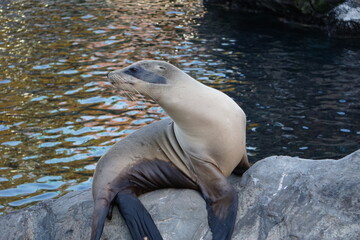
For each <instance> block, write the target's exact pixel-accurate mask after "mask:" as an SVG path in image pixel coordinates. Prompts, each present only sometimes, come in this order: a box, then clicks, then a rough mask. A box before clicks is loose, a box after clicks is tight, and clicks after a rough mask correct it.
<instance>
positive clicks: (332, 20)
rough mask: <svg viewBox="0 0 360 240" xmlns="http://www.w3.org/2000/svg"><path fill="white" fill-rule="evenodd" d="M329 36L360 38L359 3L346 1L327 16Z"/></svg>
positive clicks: (353, 0) (357, 1) (351, 0)
mask: <svg viewBox="0 0 360 240" xmlns="http://www.w3.org/2000/svg"><path fill="white" fill-rule="evenodd" d="M327 25H328V31H329V34H330V35H334V36H340V37H360V1H359V0H356V1H355V0H348V1H346V2H345V3H343V4H341V5H339V6H337V7H336V8H334V9H333V10H332V11H330V12H329V14H328V23H327Z"/></svg>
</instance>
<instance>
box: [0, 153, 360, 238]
mask: <svg viewBox="0 0 360 240" xmlns="http://www.w3.org/2000/svg"><path fill="white" fill-rule="evenodd" d="M359 173H360V150H358V151H357V152H354V153H353V154H351V155H349V156H347V157H345V158H343V159H340V160H305V159H299V158H292V157H285V156H274V157H269V158H266V159H264V160H262V161H259V162H257V163H256V164H254V166H252V167H251V169H250V170H248V171H247V172H246V173H245V174H244V176H243V177H242V178H239V177H236V176H231V177H230V181H231V182H232V184H233V185H234V187H235V188H236V190H237V192H238V194H239V211H238V216H237V221H236V227H235V230H234V234H233V239H239V240H240V239H243V240H245V239H246V240H254V239H276V240H278V239H284V240H285V239H307V240H312V239H314V240H315V239H316V240H317V239H322V240H327V239H328V240H340V239H341V240H343V239H360V174H359ZM141 201H142V202H143V203H144V205H145V207H146V208H147V209H148V210H149V212H150V213H151V214H152V216H153V218H154V220H155V222H156V224H157V225H158V227H159V230H160V232H161V234H162V235H163V237H164V239H169V240H170V239H171V240H175V239H178V240H180V239H194V240H197V239H211V232H210V231H209V228H208V225H207V220H206V217H207V213H206V209H205V203H204V201H203V199H202V198H201V197H200V195H199V194H198V193H197V192H195V191H192V190H174V189H165V190H160V191H156V192H152V193H149V194H146V195H144V196H142V197H141ZM92 206H93V203H92V199H91V193H90V190H86V191H80V192H72V193H69V194H67V195H65V196H64V197H62V198H59V199H56V200H48V201H44V202H41V203H40V204H38V205H36V206H34V207H30V208H28V209H24V210H20V211H17V212H13V213H10V214H8V215H4V216H0V224H1V235H0V239H6V240H8V239H36V240H42V239H44V240H48V239H88V238H89V236H90V225H91V215H92ZM102 239H130V236H129V233H128V230H127V228H126V226H125V224H124V221H123V220H122V218H121V217H120V216H119V214H118V212H117V211H114V216H113V219H112V220H111V221H107V222H106V227H105V230H104V234H103V238H102Z"/></svg>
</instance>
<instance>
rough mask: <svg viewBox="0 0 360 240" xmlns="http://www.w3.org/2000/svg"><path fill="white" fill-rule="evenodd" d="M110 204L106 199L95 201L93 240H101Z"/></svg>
mask: <svg viewBox="0 0 360 240" xmlns="http://www.w3.org/2000/svg"><path fill="white" fill-rule="evenodd" d="M109 209H110V203H109V201H107V200H105V199H100V200H97V201H95V205H94V213H93V223H92V228H91V238H90V239H91V240H99V239H100V237H101V234H102V232H103V229H104V223H105V219H106V216H107V215H108V213H109Z"/></svg>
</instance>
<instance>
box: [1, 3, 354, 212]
mask: <svg viewBox="0 0 360 240" xmlns="http://www.w3.org/2000/svg"><path fill="white" fill-rule="evenodd" d="M0 4H2V6H0V66H1V69H0V212H8V211H11V210H14V209H19V208H23V207H26V206H29V205H32V204H34V203H36V202H37V201H40V200H44V199H49V198H54V197H58V196H60V195H63V194H65V193H66V192H69V191H73V190H80V189H86V188H89V187H90V186H91V177H92V174H93V171H94V168H95V166H96V161H97V160H98V159H99V157H100V156H101V155H102V154H103V153H104V152H105V151H106V150H107V149H108V148H109V147H110V146H111V145H113V144H114V143H115V142H116V141H118V140H120V139H122V138H124V137H125V136H126V135H128V134H129V133H131V132H133V131H135V130H136V129H138V128H140V127H142V126H144V125H146V124H149V123H151V122H154V121H157V120H159V119H161V118H164V117H166V113H165V112H163V111H162V109H161V108H160V107H159V106H158V105H156V104H155V103H153V102H152V101H150V100H147V99H145V98H143V97H141V96H139V97H138V98H137V99H136V101H131V100H130V99H129V98H127V97H126V94H124V93H119V92H115V91H114V90H113V89H111V88H109V87H108V83H107V80H106V74H107V72H109V71H112V70H115V69H120V68H122V67H124V66H127V65H128V64H130V63H132V62H135V61H138V60H142V59H158V60H166V61H170V62H171V63H173V64H175V65H177V66H178V67H179V68H181V69H183V70H184V71H186V72H187V73H189V74H190V75H191V76H193V77H194V78H196V79H198V80H199V81H201V82H202V83H204V84H207V85H209V86H212V87H215V88H217V89H219V90H221V91H223V92H225V93H227V94H228V95H230V96H231V97H233V98H234V99H235V100H236V101H237V102H238V104H239V105H240V106H241V107H242V108H243V109H244V111H245V112H246V114H247V118H248V136H247V137H248V139H247V144H248V152H249V155H250V159H251V161H253V162H255V161H258V160H260V159H262V158H264V157H267V156H271V155H290V156H299V157H302V158H312V159H323V158H341V157H343V156H345V155H347V154H349V153H351V152H353V151H355V150H357V149H359V148H360V103H359V98H360V97H359V96H360V66H359V65H360V43H359V40H357V41H356V40H340V39H338V40H336V39H330V38H328V37H327V36H326V35H325V34H324V33H323V32H321V31H320V30H316V29H304V28H300V27H299V26H295V25H291V24H284V23H281V22H277V21H273V20H271V19H270V18H268V17H259V16H256V15H255V14H232V13H229V12H223V11H219V10H216V9H211V10H208V9H206V8H204V7H203V5H202V3H201V1H180V0H179V1H165V0H159V1H145V0H139V1H138V0H136V1H130V0H127V1H126V0H113V1H110V0H106V1H104V0H103V1H95V0H72V1H44V0H41V1H35V0H31V1H19V0H15V1H1V2H0Z"/></svg>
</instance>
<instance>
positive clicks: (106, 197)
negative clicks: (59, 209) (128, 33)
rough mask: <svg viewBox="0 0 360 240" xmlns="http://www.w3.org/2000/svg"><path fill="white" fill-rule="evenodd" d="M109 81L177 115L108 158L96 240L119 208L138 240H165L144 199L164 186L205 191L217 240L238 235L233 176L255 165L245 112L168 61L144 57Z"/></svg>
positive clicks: (98, 190) (100, 169)
mask: <svg viewBox="0 0 360 240" xmlns="http://www.w3.org/2000/svg"><path fill="white" fill-rule="evenodd" d="M108 78H109V80H110V82H111V83H112V84H113V85H114V86H115V87H116V88H119V89H122V90H127V91H130V92H134V93H141V94H143V95H145V96H148V97H150V98H151V99H153V100H155V101H156V102H157V103H158V104H159V105H160V106H161V107H162V108H163V109H164V110H165V111H166V113H167V114H168V115H169V117H170V118H168V119H164V120H161V121H158V122H155V123H152V124H150V125H147V126H145V127H143V128H141V129H139V130H138V131H136V132H134V133H133V134H131V135H129V136H127V137H126V138H124V139H122V140H121V141H119V142H118V143H116V144H115V145H114V146H112V147H111V148H110V149H109V150H108V151H107V152H106V153H105V154H104V155H103V156H102V157H101V158H100V160H99V162H98V164H97V166H96V170H95V174H94V178H93V185H92V192H93V198H94V213H93V224H92V234H91V239H100V236H101V234H102V230H103V227H104V222H105V218H106V216H107V217H108V218H109V219H111V215H112V209H113V206H114V205H117V206H118V208H119V211H120V213H121V215H122V216H123V218H124V220H125V222H126V224H127V226H128V228H129V231H130V234H131V236H132V238H133V239H134V240H138V239H148V240H150V239H153V240H159V239H162V238H161V235H160V233H159V231H158V229H157V227H156V226H155V224H154V222H153V220H152V218H151V216H150V215H149V213H148V212H147V210H146V209H145V208H144V206H143V205H142V204H141V202H140V201H139V200H138V199H137V196H139V195H141V194H143V193H146V192H149V191H153V190H156V189H160V188H190V189H194V190H197V191H199V192H200V193H201V195H202V196H203V198H204V199H205V201H206V205H207V211H208V223H209V226H210V229H211V231H212V234H213V239H215V240H222V239H224V240H225V239H230V238H231V235H232V232H233V228H234V223H235V218H236V212H237V208H238V203H237V194H236V193H235V191H234V189H233V188H232V186H231V185H230V184H229V183H228V181H227V179H226V177H228V176H229V175H230V174H231V173H232V172H233V171H234V172H236V173H240V174H241V173H243V172H244V171H246V170H247V169H248V168H249V162H248V158H247V153H246V148H245V138H246V136H245V132H246V117H245V114H244V112H243V110H242V109H241V108H240V107H239V106H238V105H237V104H236V103H235V102H234V101H233V100H232V99H231V98H230V97H229V96H227V95H226V94H224V93H222V92H220V91H218V90H216V89H213V88H210V87H208V86H206V85H204V84H202V83H200V82H198V81H196V80H195V79H193V78H192V77H190V76H189V75H188V74H186V73H185V72H183V71H181V70H180V69H178V68H177V67H175V66H173V65H171V64H170V63H167V62H162V61H152V60H146V61H140V62H137V63H134V64H132V65H130V66H128V67H126V68H124V69H122V70H117V71H113V72H110V73H109V74H108ZM234 169H235V170H234Z"/></svg>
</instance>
